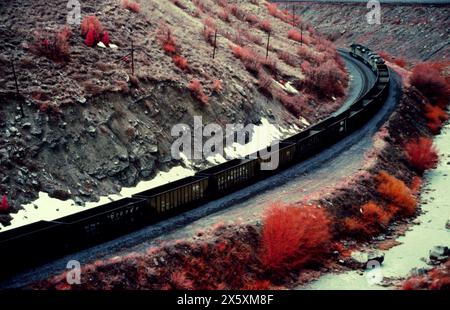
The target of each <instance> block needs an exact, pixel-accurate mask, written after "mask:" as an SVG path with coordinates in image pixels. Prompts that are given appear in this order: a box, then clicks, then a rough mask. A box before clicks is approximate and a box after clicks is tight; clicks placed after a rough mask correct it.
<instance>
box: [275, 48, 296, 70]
mask: <svg viewBox="0 0 450 310" xmlns="http://www.w3.org/2000/svg"><path fill="white" fill-rule="evenodd" d="M278 58H280V59H281V60H282V61H284V62H285V63H286V64H288V65H290V66H292V67H296V66H297V65H298V61H297V59H296V58H295V56H294V55H292V54H290V53H289V52H286V51H279V52H278Z"/></svg>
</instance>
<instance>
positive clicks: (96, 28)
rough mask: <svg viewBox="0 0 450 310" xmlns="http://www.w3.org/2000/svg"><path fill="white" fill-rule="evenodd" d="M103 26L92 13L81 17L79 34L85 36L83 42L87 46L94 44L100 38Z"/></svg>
mask: <svg viewBox="0 0 450 310" xmlns="http://www.w3.org/2000/svg"><path fill="white" fill-rule="evenodd" d="M103 34H104V33H103V26H102V24H101V23H100V21H99V20H98V19H97V17H95V16H94V15H89V16H86V17H85V18H83V21H82V22H81V35H82V36H85V41H84V43H85V44H86V45H87V46H95V45H97V43H98V42H100V40H101V39H102V35H103Z"/></svg>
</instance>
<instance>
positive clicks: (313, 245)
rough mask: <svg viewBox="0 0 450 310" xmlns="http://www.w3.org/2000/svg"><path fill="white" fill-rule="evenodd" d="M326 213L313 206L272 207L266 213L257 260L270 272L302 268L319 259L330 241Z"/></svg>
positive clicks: (277, 205) (279, 205) (328, 222)
mask: <svg viewBox="0 0 450 310" xmlns="http://www.w3.org/2000/svg"><path fill="white" fill-rule="evenodd" d="M329 224H330V219H329V216H328V214H327V213H326V212H325V211H324V210H323V209H321V208H319V207H315V206H303V207H298V206H289V205H282V204H274V205H272V206H271V207H270V208H269V209H268V210H267V211H266V214H265V217H264V222H263V230H262V236H261V253H260V258H261V261H262V263H263V265H264V266H266V267H267V268H269V269H274V270H282V269H288V270H289V269H292V268H298V267H301V266H303V265H305V264H307V263H311V262H313V261H318V260H320V259H321V258H322V257H323V256H324V254H326V252H327V249H328V247H327V244H328V243H329V242H330V238H331V234H330V231H329Z"/></svg>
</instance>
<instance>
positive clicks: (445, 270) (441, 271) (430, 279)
mask: <svg viewBox="0 0 450 310" xmlns="http://www.w3.org/2000/svg"><path fill="white" fill-rule="evenodd" d="M402 290H450V260H447V262H446V263H444V264H443V265H442V266H438V267H435V268H434V269H432V270H431V271H429V272H428V273H426V274H424V275H416V276H413V277H411V278H409V279H408V280H406V281H405V282H403V285H402Z"/></svg>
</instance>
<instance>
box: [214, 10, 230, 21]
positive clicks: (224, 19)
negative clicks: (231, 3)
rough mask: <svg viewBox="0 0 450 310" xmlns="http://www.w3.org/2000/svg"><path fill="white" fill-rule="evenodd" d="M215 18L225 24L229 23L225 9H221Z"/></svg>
mask: <svg viewBox="0 0 450 310" xmlns="http://www.w3.org/2000/svg"><path fill="white" fill-rule="evenodd" d="M217 16H219V18H220V19H221V20H223V21H224V22H226V23H229V22H230V13H228V11H227V10H226V9H223V8H221V9H220V10H219V12H218V13H217Z"/></svg>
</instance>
